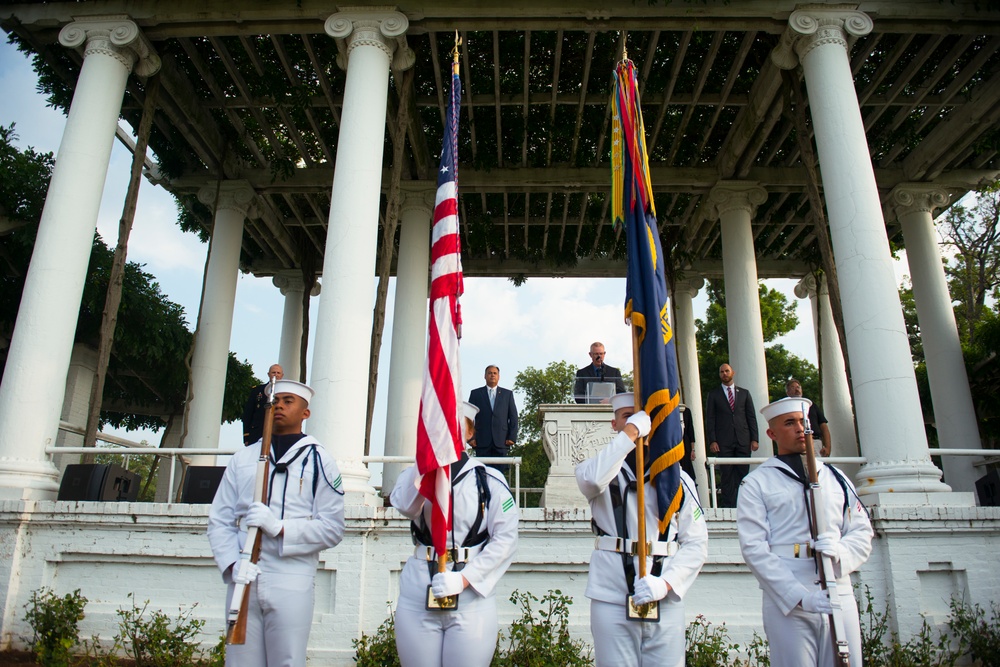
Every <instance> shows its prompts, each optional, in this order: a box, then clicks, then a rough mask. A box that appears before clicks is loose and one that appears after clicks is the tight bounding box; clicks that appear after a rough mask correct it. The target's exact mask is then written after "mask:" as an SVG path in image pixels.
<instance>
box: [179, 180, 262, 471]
mask: <svg viewBox="0 0 1000 667" xmlns="http://www.w3.org/2000/svg"><path fill="white" fill-rule="evenodd" d="M255 196H256V195H255V193H254V190H253V188H252V187H250V184H249V183H247V182H246V181H223V182H222V183H221V184H220V185H219V186H218V187H217V186H216V185H208V186H205V187H204V188H202V189H201V191H200V192H199V193H198V199H199V200H201V202H202V203H203V204H205V205H206V206H208V207H209V208H213V209H214V210H215V225H214V227H213V228H212V241H211V244H210V245H209V250H208V252H209V257H208V271H207V272H206V273H205V286H204V288H203V290H202V295H201V309H200V314H199V317H198V331H197V333H196V338H195V344H194V354H193V355H192V357H191V386H190V388H189V389H188V410H187V435H186V436H185V438H184V444H183V446H184V447H218V446H219V429H220V428H221V426H222V402H223V398H224V395H225V391H226V371H227V370H228V368H229V339H230V337H231V335H232V333H233V306H234V305H235V303H236V281H237V279H238V278H239V272H240V248H241V245H242V242H243V223H244V221H245V220H246V216H247V211H248V210H249V209H250V206H251V205H252V204H253V200H254V197H255ZM191 465H215V457H214V456H192V457H191Z"/></svg>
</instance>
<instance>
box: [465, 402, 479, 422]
mask: <svg viewBox="0 0 1000 667" xmlns="http://www.w3.org/2000/svg"><path fill="white" fill-rule="evenodd" d="M477 414H479V408H477V407H476V406H474V405H473V404H472V403H469V402H468V401H462V415H463V416H464V417H465V418H466V419H471V420H472V421H476V415H477Z"/></svg>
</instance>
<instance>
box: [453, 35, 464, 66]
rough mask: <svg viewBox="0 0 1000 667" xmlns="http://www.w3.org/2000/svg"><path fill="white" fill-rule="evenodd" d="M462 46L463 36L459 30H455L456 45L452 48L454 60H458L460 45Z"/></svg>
mask: <svg viewBox="0 0 1000 667" xmlns="http://www.w3.org/2000/svg"><path fill="white" fill-rule="evenodd" d="M460 46H462V38H461V37H459V36H458V31H457V30H456V31H455V47H454V48H453V49H452V50H451V57H452V59H453V61H454V62H456V63H457V62H458V47H460Z"/></svg>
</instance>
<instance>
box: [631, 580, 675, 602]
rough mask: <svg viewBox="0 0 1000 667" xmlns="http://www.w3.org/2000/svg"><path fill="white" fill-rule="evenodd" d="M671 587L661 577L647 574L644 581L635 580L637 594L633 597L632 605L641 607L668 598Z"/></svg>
mask: <svg viewBox="0 0 1000 667" xmlns="http://www.w3.org/2000/svg"><path fill="white" fill-rule="evenodd" d="M669 590H670V587H669V586H667V582H665V581H664V580H663V579H660V578H659V577H656V576H653V575H652V574H647V575H646V576H645V577H643V578H642V579H636V580H635V594H634V595H632V604H634V605H635V606H637V607H638V606H640V605H644V604H647V603H649V602H655V601H656V600H662V599H663V598H665V597H667V591H669Z"/></svg>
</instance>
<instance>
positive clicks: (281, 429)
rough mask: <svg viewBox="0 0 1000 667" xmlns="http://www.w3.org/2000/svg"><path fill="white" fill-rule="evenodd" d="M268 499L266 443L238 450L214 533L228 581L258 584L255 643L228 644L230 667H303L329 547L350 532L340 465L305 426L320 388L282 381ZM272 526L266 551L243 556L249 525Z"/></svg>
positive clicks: (250, 634)
mask: <svg viewBox="0 0 1000 667" xmlns="http://www.w3.org/2000/svg"><path fill="white" fill-rule="evenodd" d="M274 389H275V405H274V432H273V435H272V438H271V455H270V471H271V472H270V479H269V480H268V487H269V490H268V500H269V502H268V504H267V505H264V504H263V503H255V502H253V497H254V482H255V480H256V476H257V461H258V459H259V458H260V450H261V445H262V444H263V443H262V441H260V440H258V441H257V443H256V444H253V445H250V446H248V447H245V448H243V449H241V450H240V451H238V452H236V453H235V454H233V458H232V460H230V462H229V465H228V466H226V472H225V474H224V475H223V477H222V482H221V483H220V485H219V489H218V491H217V492H216V494H215V499H214V500H213V501H212V508H211V510H210V511H209V515H208V541H209V543H210V544H211V545H212V554H213V555H214V556H215V562H216V563H217V564H218V566H219V569H220V570H221V571H222V579H223V581H225V582H226V583H227V584H229V588H228V593H227V596H226V609H229V605H230V602H231V599H232V595H233V587H234V583H237V582H238V583H245V584H249V585H250V606H249V608H248V617H247V634H246V643H245V644H243V645H230V646H227V647H226V665H227V667H277V666H282V667H284V666H289V667H302V666H304V665H305V664H306V645H307V644H308V642H309V630H310V628H311V627H312V617H313V601H314V594H313V578H314V576H315V574H316V566H317V564H318V562H319V552H320V551H322V550H324V549H328V548H330V547H334V546H336V545H337V544H339V543H340V540H341V538H343V536H344V498H343V495H344V494H343V491H342V489H341V479H340V472H339V471H338V470H337V464H336V463H335V462H334V460H333V457H331V456H330V455H329V454H328V453H327V452H326V450H325V449H324V448H323V446H322V445H320V444H319V442H317V441H316V439H315V438H313V437H311V436H308V435H305V434H304V433H302V422H303V421H304V420H305V419H306V418H308V417H309V401H310V400H312V396H313V390H312V389H311V388H309V387H307V386H306V385H304V384H302V383H300V382H293V381H291V380H280V381H278V382H276V383H275V386H274ZM248 526H258V527H259V528H260V530H261V531H262V533H263V535H262V537H261V551H260V559H259V560H258V562H257V563H256V564H253V563H250V562H249V561H243V562H245V563H246V565H245V566H244V567H243V568H242V570H244V571H240V570H241V568H240V566H239V563H240V562H241V560H240V550H241V549H242V548H243V544H244V542H245V541H246V537H247V527H248Z"/></svg>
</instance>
